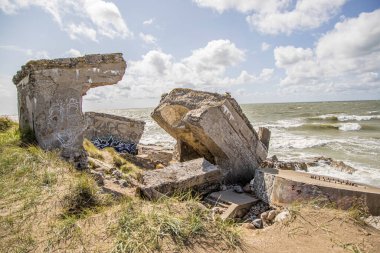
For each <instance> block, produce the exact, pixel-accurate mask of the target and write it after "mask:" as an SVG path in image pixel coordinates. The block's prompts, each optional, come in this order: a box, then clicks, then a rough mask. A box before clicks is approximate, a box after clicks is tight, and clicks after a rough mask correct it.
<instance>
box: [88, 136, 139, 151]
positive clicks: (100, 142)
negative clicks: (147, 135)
mask: <svg viewBox="0 0 380 253" xmlns="http://www.w3.org/2000/svg"><path fill="white" fill-rule="evenodd" d="M91 142H92V143H93V144H94V145H95V146H96V147H97V148H98V149H104V148H107V147H111V148H114V149H115V150H116V151H117V152H119V153H128V154H132V155H137V144H135V143H132V142H130V143H126V142H123V141H121V140H119V139H114V138H113V136H109V137H106V138H101V137H94V138H93V139H92V140H91Z"/></svg>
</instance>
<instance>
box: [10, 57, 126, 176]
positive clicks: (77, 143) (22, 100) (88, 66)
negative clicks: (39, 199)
mask: <svg viewBox="0 0 380 253" xmlns="http://www.w3.org/2000/svg"><path fill="white" fill-rule="evenodd" d="M125 69H126V63H125V61H124V59H123V57H122V54H103V55H101V54H97V55H86V56H83V57H78V58H65V59H54V60H37V61H29V62H28V63H27V64H26V65H24V66H22V68H21V70H20V71H18V72H17V74H16V75H15V76H14V77H13V83H14V84H15V85H16V87H17V93H18V115H19V126H20V131H21V133H22V136H23V137H26V136H34V138H35V140H36V141H37V143H38V145H39V146H40V147H41V148H43V149H45V150H53V149H60V150H61V155H62V157H63V158H65V159H67V160H69V161H71V162H73V163H74V165H75V166H76V167H77V168H85V167H87V153H86V152H85V151H84V149H83V134H84V132H85V129H86V124H85V118H84V115H83V113H82V96H83V95H85V94H86V92H87V91H88V90H89V89H91V88H95V87H99V86H105V85H112V84H115V83H117V82H119V81H120V80H121V79H122V78H123V76H124V72H125Z"/></svg>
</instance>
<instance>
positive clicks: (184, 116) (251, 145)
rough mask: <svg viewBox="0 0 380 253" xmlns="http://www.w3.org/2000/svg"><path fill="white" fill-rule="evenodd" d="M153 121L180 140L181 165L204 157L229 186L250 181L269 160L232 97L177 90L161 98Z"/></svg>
mask: <svg viewBox="0 0 380 253" xmlns="http://www.w3.org/2000/svg"><path fill="white" fill-rule="evenodd" d="M152 118H153V119H154V120H155V121H156V122H157V123H158V124H159V125H160V126H161V127H162V128H163V129H164V130H165V131H166V132H168V133H169V134H170V135H171V136H173V137H174V138H175V139H177V141H178V145H177V154H179V156H180V158H179V160H180V161H184V160H187V159H192V158H194V157H197V156H201V157H204V158H205V159H207V160H208V161H210V162H211V163H214V164H217V165H219V166H220V168H221V169H222V170H223V174H224V176H225V179H226V180H228V181H230V182H238V181H241V182H247V181H249V179H250V178H252V177H253V176H254V171H255V169H256V168H258V166H259V164H260V163H261V162H262V161H263V160H265V159H266V157H267V153H268V150H267V148H266V146H265V145H264V144H263V143H262V142H261V141H260V140H259V137H258V135H257V133H256V131H255V130H254V129H253V127H252V125H251V124H250V122H249V120H248V118H247V117H246V116H245V115H244V113H243V112H242V110H241V108H240V106H239V105H238V103H237V102H236V101H235V99H233V98H231V96H230V95H229V94H226V95H220V94H216V93H209V92H202V91H195V90H190V89H174V90H172V91H171V92H170V93H169V94H167V95H164V96H163V97H162V99H161V101H160V104H159V105H158V107H157V108H156V109H155V110H154V112H153V113H152ZM183 145H186V147H183ZM188 147H190V148H191V149H189V148H188ZM178 149H180V152H178Z"/></svg>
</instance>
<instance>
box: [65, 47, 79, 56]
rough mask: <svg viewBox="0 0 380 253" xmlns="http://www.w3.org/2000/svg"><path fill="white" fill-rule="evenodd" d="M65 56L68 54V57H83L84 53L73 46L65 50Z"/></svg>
mask: <svg viewBox="0 0 380 253" xmlns="http://www.w3.org/2000/svg"><path fill="white" fill-rule="evenodd" d="M65 56H67V57H81V56H82V53H81V52H80V51H79V50H76V49H73V48H71V49H70V50H68V51H66V52H65Z"/></svg>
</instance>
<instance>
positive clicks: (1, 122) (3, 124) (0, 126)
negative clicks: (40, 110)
mask: <svg viewBox="0 0 380 253" xmlns="http://www.w3.org/2000/svg"><path fill="white" fill-rule="evenodd" d="M14 125H15V123H14V122H13V121H11V120H10V119H8V118H7V117H0V132H4V131H7V130H8V129H9V128H11V127H12V126H14Z"/></svg>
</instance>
